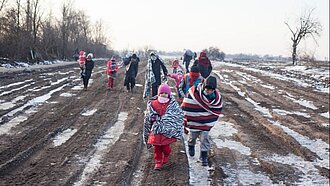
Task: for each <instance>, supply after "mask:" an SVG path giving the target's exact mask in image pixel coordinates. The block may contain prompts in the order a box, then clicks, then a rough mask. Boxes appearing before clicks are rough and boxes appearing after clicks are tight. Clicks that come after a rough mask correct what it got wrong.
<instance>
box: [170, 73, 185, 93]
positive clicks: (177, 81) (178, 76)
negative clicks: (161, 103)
mask: <svg viewBox="0 0 330 186" xmlns="http://www.w3.org/2000/svg"><path fill="white" fill-rule="evenodd" d="M167 76H168V77H170V78H172V79H173V80H174V81H175V88H176V91H177V95H178V96H179V94H180V83H181V81H182V78H183V72H182V70H178V72H177V73H170V74H167Z"/></svg>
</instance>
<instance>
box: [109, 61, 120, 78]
mask: <svg viewBox="0 0 330 186" xmlns="http://www.w3.org/2000/svg"><path fill="white" fill-rule="evenodd" d="M117 72H118V64H117V63H116V62H112V61H108V63H107V74H108V75H112V74H115V73H117Z"/></svg>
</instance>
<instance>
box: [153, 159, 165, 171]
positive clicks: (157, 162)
mask: <svg viewBox="0 0 330 186" xmlns="http://www.w3.org/2000/svg"><path fill="white" fill-rule="evenodd" d="M162 165H163V162H162V161H159V160H157V161H156V163H155V170H160V169H161V168H162Z"/></svg>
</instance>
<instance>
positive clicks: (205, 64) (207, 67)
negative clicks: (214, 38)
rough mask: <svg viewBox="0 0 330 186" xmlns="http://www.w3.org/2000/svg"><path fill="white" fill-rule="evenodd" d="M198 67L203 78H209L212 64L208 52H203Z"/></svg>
mask: <svg viewBox="0 0 330 186" xmlns="http://www.w3.org/2000/svg"><path fill="white" fill-rule="evenodd" d="M198 68H199V71H200V73H201V75H202V76H203V78H207V77H208V76H209V75H210V74H211V72H212V64H211V61H210V60H209V58H208V57H207V55H206V52H201V54H200V56H199V58H198Z"/></svg>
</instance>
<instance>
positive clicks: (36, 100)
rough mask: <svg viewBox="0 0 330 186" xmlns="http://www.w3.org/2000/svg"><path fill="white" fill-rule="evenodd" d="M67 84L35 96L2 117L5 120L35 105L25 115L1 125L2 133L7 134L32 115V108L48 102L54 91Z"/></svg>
mask: <svg viewBox="0 0 330 186" xmlns="http://www.w3.org/2000/svg"><path fill="white" fill-rule="evenodd" d="M65 86H66V85H62V86H60V87H58V88H56V89H53V90H51V91H50V92H49V93H47V94H45V95H42V96H39V97H36V98H33V99H32V100H30V101H28V102H27V103H26V104H24V105H23V106H21V107H18V108H16V109H14V110H12V111H10V112H9V113H8V114H6V115H4V116H2V117H1V118H0V121H2V120H4V118H8V117H12V116H14V114H15V113H17V112H20V111H23V110H24V109H25V108H27V107H30V106H34V107H31V108H29V109H27V110H26V111H25V113H24V116H18V117H14V118H13V119H11V120H10V121H9V122H7V123H5V124H3V125H1V126H0V135H3V134H7V133H8V132H9V131H10V130H11V129H12V128H13V127H15V126H17V125H19V124H20V123H21V122H23V121H25V120H26V119H27V118H28V116H30V115H31V114H32V113H34V112H31V110H35V109H36V108H35V107H37V106H38V105H40V104H43V103H44V102H46V101H47V100H48V99H49V98H51V96H52V94H53V93H55V92H58V91H60V90H62V89H63V88H64V87H65Z"/></svg>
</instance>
